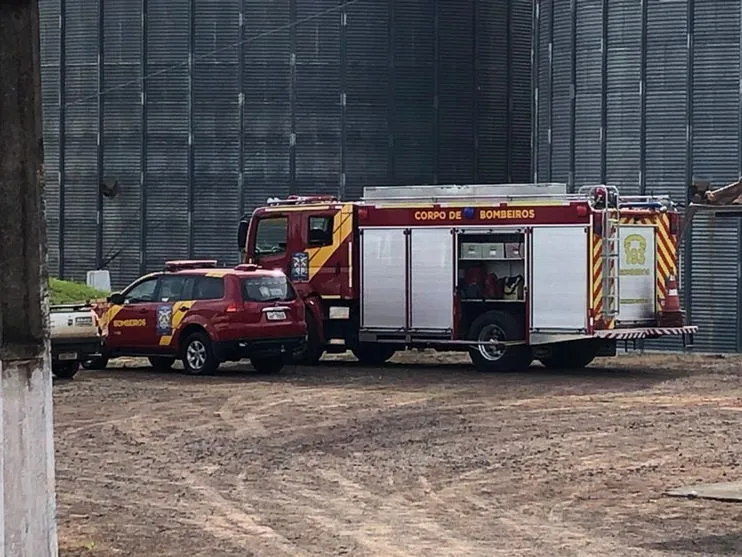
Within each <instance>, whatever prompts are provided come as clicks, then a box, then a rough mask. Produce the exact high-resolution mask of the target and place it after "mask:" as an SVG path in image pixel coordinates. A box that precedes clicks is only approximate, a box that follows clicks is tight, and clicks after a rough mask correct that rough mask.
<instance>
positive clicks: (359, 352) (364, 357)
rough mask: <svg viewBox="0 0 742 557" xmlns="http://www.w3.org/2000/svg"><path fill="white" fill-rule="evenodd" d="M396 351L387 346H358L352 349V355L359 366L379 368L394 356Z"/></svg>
mask: <svg viewBox="0 0 742 557" xmlns="http://www.w3.org/2000/svg"><path fill="white" fill-rule="evenodd" d="M395 352H396V350H395V349H394V347H393V346H390V345H388V344H386V345H384V344H365V343H364V344H360V345H359V346H358V347H356V348H354V349H353V355H354V356H355V357H356V358H357V359H358V362H359V363H360V364H361V365H365V366H381V365H384V364H385V363H386V362H387V361H389V359H390V358H391V357H392V356H394V353H395Z"/></svg>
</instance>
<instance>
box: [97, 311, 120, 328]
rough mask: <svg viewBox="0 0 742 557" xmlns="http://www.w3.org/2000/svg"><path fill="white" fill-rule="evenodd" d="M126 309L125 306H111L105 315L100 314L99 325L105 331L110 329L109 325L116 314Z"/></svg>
mask: <svg viewBox="0 0 742 557" xmlns="http://www.w3.org/2000/svg"><path fill="white" fill-rule="evenodd" d="M122 309H124V306H111V307H109V308H108V309H107V310H106V311H105V312H104V313H103V315H101V316H100V318H99V319H98V326H99V327H100V328H101V330H102V331H104V334H105V331H106V330H107V329H108V325H109V324H110V323H111V321H113V320H114V318H115V317H116V315H118V313H119V312H120V311H121V310H122Z"/></svg>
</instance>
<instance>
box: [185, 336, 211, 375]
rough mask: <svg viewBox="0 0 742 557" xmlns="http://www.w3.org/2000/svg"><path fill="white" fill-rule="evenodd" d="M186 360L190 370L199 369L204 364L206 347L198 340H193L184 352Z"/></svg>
mask: <svg viewBox="0 0 742 557" xmlns="http://www.w3.org/2000/svg"><path fill="white" fill-rule="evenodd" d="M186 360H187V361H188V366H189V367H191V368H192V369H201V368H202V367H204V364H205V363H206V346H204V343H203V342H201V341H200V340H194V341H193V342H191V343H190V344H189V345H188V348H187V350H186Z"/></svg>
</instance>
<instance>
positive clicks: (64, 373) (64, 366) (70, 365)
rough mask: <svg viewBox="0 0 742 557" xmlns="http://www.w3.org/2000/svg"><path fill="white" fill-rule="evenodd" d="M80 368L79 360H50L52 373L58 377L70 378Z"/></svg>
mask: <svg viewBox="0 0 742 557" xmlns="http://www.w3.org/2000/svg"><path fill="white" fill-rule="evenodd" d="M79 370H80V362H52V373H54V375H56V376H57V377H59V378H60V379H72V378H73V377H74V376H75V374H76V373H77V372H78V371H79Z"/></svg>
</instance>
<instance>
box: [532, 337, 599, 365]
mask: <svg viewBox="0 0 742 557" xmlns="http://www.w3.org/2000/svg"><path fill="white" fill-rule="evenodd" d="M599 348H600V341H596V340H593V339H588V340H575V341H571V342H561V343H559V344H554V345H553V346H552V347H551V355H550V356H549V357H547V358H540V359H539V361H540V362H541V363H542V364H543V365H544V367H547V368H549V369H582V368H584V367H587V366H588V365H589V364H590V363H591V362H592V361H593V360H594V359H595V356H596V355H597V353H598V349H599Z"/></svg>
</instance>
